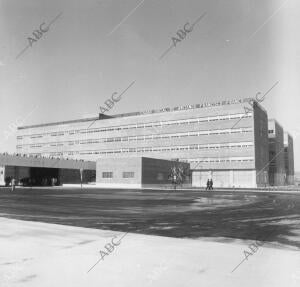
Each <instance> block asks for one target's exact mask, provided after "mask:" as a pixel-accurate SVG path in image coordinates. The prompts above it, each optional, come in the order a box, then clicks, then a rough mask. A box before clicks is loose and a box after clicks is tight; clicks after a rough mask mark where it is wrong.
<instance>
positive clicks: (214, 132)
mask: <svg viewBox="0 0 300 287" xmlns="http://www.w3.org/2000/svg"><path fill="white" fill-rule="evenodd" d="M252 131H253V129H252V128H239V129H224V130H205V131H197V132H185V133H176V134H161V135H143V136H132V137H116V138H104V139H101V140H94V139H93V140H84V141H65V142H52V143H40V144H39V145H41V144H42V145H43V146H44V147H46V146H47V145H49V146H55V144H56V145H57V146H62V145H63V143H66V144H68V145H74V144H76V145H78V144H81V145H82V144H97V143H102V142H126V141H141V140H143V141H146V140H153V139H155V140H156V139H171V138H183V137H189V136H202V135H217V134H234V133H248V132H252ZM28 145H29V146H30V147H32V146H31V145H30V144H24V145H18V146H19V147H22V146H28Z"/></svg>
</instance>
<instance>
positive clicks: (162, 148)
mask: <svg viewBox="0 0 300 287" xmlns="http://www.w3.org/2000/svg"><path fill="white" fill-rule="evenodd" d="M252 146H253V144H252V145H240V146H224V145H223V146H220V147H217V146H214V147H202V146H199V147H197V148H196V146H195V145H193V146H177V147H161V148H159V147H157V148H149V147H146V148H126V149H118V150H106V151H90V152H80V154H102V155H107V154H120V153H132V152H134V153H139V152H162V151H179V150H197V149H199V150H200V149H214V150H215V149H222V148H248V147H252Z"/></svg>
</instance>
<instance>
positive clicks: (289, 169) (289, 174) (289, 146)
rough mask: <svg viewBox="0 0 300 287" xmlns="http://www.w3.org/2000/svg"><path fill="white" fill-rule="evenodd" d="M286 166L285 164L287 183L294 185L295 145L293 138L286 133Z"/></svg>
mask: <svg viewBox="0 0 300 287" xmlns="http://www.w3.org/2000/svg"><path fill="white" fill-rule="evenodd" d="M284 164H285V173H286V178H285V183H286V184H288V185H293V184H294V175H295V170H294V144H293V138H292V136H291V135H290V134H289V133H286V132H285V133H284Z"/></svg>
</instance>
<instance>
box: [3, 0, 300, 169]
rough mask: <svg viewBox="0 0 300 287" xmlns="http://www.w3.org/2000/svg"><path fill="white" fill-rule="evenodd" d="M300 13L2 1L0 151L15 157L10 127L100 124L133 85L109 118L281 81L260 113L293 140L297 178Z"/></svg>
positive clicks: (252, 1) (248, 7)
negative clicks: (36, 33) (102, 113)
mask: <svg viewBox="0 0 300 287" xmlns="http://www.w3.org/2000/svg"><path fill="white" fill-rule="evenodd" d="M61 12H62V15H61V16H60V17H59V18H58V19H57V20H56V21H55V22H54V23H53V24H52V26H51V27H50V30H49V31H48V32H47V33H45V34H44V35H43V37H42V38H41V39H39V40H38V41H37V42H35V43H33V45H32V47H29V48H28V49H27V50H26V51H25V52H24V53H23V54H22V56H20V57H19V58H18V59H16V56H17V55H18V54H19V53H20V52H21V51H22V50H23V48H25V47H26V46H27V45H28V40H27V37H30V36H31V35H32V32H33V30H35V29H37V28H38V27H39V26H40V24H42V23H43V22H45V23H46V24H47V23H49V22H50V21H51V20H52V19H54V18H55V16H57V15H58V14H59V13H61ZM204 12H206V13H207V14H206V16H205V17H204V18H203V19H202V20H201V21H200V22H199V23H198V24H197V25H196V26H195V27H194V30H193V31H192V32H191V33H190V34H189V35H188V36H187V38H186V39H185V40H183V41H182V42H180V43H179V44H177V46H176V48H173V49H172V50H170V52H169V53H168V54H167V55H166V56H165V57H164V58H163V59H162V60H161V61H160V60H159V57H160V55H161V54H162V53H163V52H164V51H165V50H166V49H167V48H168V47H170V45H171V44H172V42H171V37H172V36H175V34H176V31H177V30H178V29H180V28H182V27H183V26H184V24H185V23H187V22H190V23H192V22H193V21H195V20H196V19H197V18H198V17H200V16H201V15H202V14H203V13H204ZM299 12H300V1H299V0H288V1H286V0H281V1H279V0H278V1H277V0H223V1H221V0H203V1H199V0H189V1H186V0H182V1H179V0H145V1H142V0H126V1H125V0H114V1H113V0H102V1H101V0H85V1H83V0H82V1H76V0H73V1H71V0H70V1H66V0H52V1H45V0H43V1H33V0H26V1H21V0H19V1H16V0H0V37H1V42H0V109H1V110H0V117H1V118H0V119H1V121H0V133H1V135H2V136H1V139H0V151H9V152H13V151H15V144H16V140H15V133H14V128H12V132H10V126H12V125H17V123H18V122H19V123H20V122H21V123H22V120H23V122H24V124H26V125H27V124H37V123H45V122H52V121H60V120H69V119H76V118H79V117H84V116H86V115H91V114H97V113H98V112H99V106H101V105H103V103H104V102H105V100H106V99H108V98H109V97H110V96H111V95H112V94H113V93H114V92H119V93H120V92H122V91H123V90H124V89H125V88H126V87H127V86H129V84H130V83H132V82H133V81H136V82H135V84H134V85H133V86H132V87H131V88H130V89H129V90H128V91H127V92H126V93H125V94H124V95H123V96H122V100H121V101H120V102H119V103H118V104H117V105H116V106H115V107H114V108H113V109H112V110H111V111H110V112H109V113H108V114H115V113H121V112H132V111H140V110H148V109H154V108H161V107H168V106H169V107H173V106H178V105H187V104H195V103H202V102H210V101H211V102H214V101H219V100H222V99H238V98H244V97H251V96H255V95H256V93H257V92H262V93H264V92H266V91H267V90H268V89H269V88H271V87H272V85H273V84H274V83H275V82H277V81H279V84H278V85H277V86H276V87H275V88H274V89H273V90H272V91H271V92H270V93H269V94H268V95H267V97H266V99H265V101H264V102H263V106H264V107H265V108H266V109H267V111H268V115H269V118H276V119H277V120H278V121H279V123H280V124H281V125H282V126H283V127H284V128H285V129H286V130H287V131H290V132H291V133H292V135H294V149H295V167H296V170H300V151H299V144H300V116H299V104H300V100H299V91H300V89H299V82H300V81H299V74H300V41H299V31H298V30H299V27H300V17H299ZM297 28H298V29H297ZM24 119H25V120H24ZM296 136H298V137H297V138H296Z"/></svg>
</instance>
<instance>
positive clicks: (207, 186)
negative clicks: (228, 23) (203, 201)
mask: <svg viewBox="0 0 300 287" xmlns="http://www.w3.org/2000/svg"><path fill="white" fill-rule="evenodd" d="M209 188H210V181H209V178H208V179H207V182H206V190H209Z"/></svg>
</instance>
